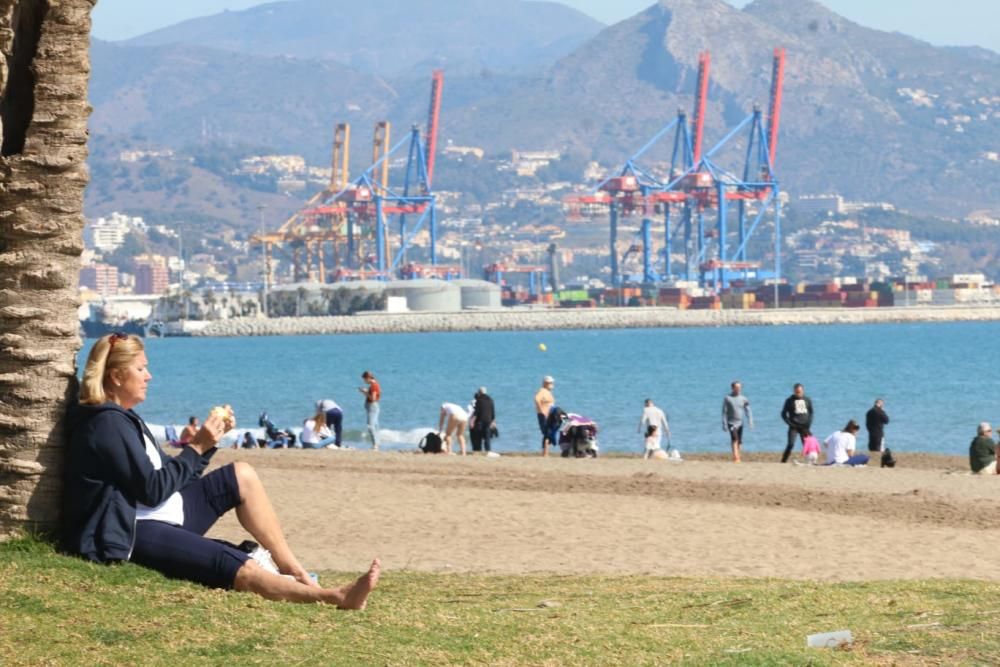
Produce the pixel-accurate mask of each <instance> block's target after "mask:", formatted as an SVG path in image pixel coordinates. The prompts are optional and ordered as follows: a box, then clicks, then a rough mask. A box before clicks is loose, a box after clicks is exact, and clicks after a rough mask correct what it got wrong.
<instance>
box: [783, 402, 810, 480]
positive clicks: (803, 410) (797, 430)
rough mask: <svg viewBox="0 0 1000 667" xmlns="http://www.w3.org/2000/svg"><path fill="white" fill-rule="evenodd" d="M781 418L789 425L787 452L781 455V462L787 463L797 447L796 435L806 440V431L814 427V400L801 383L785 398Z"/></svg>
mask: <svg viewBox="0 0 1000 667" xmlns="http://www.w3.org/2000/svg"><path fill="white" fill-rule="evenodd" d="M781 419H782V421H784V422H785V424H787V425H788V442H787V443H786V445H785V453H784V454H782V455H781V462H782V463H787V462H788V457H789V456H791V455H792V449H793V448H794V447H795V436H798V437H799V438H800V439H801V440H802V441H803V442H805V439H806V433H807V432H808V431H809V429H810V428H811V427H812V421H813V404H812V400H810V398H809V397H808V396H806V389H805V387H803V386H802V385H801V384H800V383H797V384H796V385H795V386H794V387H793V388H792V395H791V396H789V397H788V398H786V399H785V405H784V407H782V408H781Z"/></svg>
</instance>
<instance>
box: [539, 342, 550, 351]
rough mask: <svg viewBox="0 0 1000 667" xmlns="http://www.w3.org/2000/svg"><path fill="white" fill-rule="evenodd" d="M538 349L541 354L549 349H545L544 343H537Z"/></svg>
mask: <svg viewBox="0 0 1000 667" xmlns="http://www.w3.org/2000/svg"><path fill="white" fill-rule="evenodd" d="M538 349H539V350H541V351H542V352H544V351H545V350H547V349H549V348H547V347H545V343H539V344H538Z"/></svg>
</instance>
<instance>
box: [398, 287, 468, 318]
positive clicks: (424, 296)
mask: <svg viewBox="0 0 1000 667" xmlns="http://www.w3.org/2000/svg"><path fill="white" fill-rule="evenodd" d="M385 293H386V295H387V296H404V297H406V307H407V308H408V309H410V310H411V311H424V312H439V313H440V312H445V313H453V312H457V311H459V310H461V309H462V290H461V289H460V288H459V287H458V285H454V284H452V283H450V282H447V281H444V280H432V279H426V280H398V281H393V282H391V283H389V284H388V285H387V286H386V288H385Z"/></svg>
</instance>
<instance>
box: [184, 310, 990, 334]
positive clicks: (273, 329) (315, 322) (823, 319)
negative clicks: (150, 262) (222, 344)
mask: <svg viewBox="0 0 1000 667" xmlns="http://www.w3.org/2000/svg"><path fill="white" fill-rule="evenodd" d="M992 320H1000V306H996V307H994V306H974V307H973V306H947V307H910V308H905V307H900V308H857V309H846V308H845V309H841V308H837V309H805V308H801V309H800V308H792V309H778V310H676V309H673V308H600V309H575V310H574V309H517V308H510V309H503V310H489V311H463V312H457V313H393V314H387V313H374V314H364V315H353V316H347V317H282V318H273V319H233V320H221V321H217V322H211V323H208V324H207V325H206V326H204V327H203V328H201V329H200V330H198V331H196V332H193V335H196V336H290V335H320V334H364V333H421V332H431V331H543V330H550V329H643V328H659V327H731V326H779V325H806V324H874V323H900V322H985V321H992Z"/></svg>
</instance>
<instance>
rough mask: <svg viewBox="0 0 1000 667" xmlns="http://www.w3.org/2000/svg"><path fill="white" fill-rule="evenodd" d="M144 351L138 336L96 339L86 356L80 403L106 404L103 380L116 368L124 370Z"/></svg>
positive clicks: (108, 336) (112, 336) (112, 335)
mask: <svg viewBox="0 0 1000 667" xmlns="http://www.w3.org/2000/svg"><path fill="white" fill-rule="evenodd" d="M112 338H114V341H113V342H112ZM145 349H146V347H145V345H143V344H142V339H141V338H139V337H138V336H132V335H126V336H125V337H124V338H122V337H121V334H109V335H107V336H101V337H100V338H98V339H97V342H96V343H94V347H92V348H90V354H89V355H87V365H86V366H85V367H84V370H83V382H82V383H80V403H81V404H83V405H99V404H101V403H105V402H107V400H108V397H107V395H106V394H105V393H104V380H106V379H107V377H108V374H109V373H111V371H112V370H114V369H116V368H118V369H121V368H126V367H127V366H128V365H129V364H131V363H132V361H133V360H134V359H135V358H136V357H138V356H139V355H140V354H142V353H143V352H144V351H145Z"/></svg>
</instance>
